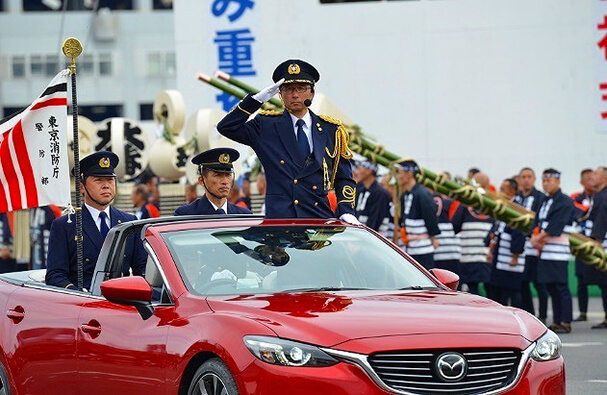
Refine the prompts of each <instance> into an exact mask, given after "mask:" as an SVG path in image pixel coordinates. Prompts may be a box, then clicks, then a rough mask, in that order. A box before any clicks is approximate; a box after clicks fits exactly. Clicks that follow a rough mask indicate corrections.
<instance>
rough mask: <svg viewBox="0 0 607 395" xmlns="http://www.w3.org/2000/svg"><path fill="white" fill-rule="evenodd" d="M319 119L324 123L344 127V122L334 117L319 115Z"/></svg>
mask: <svg viewBox="0 0 607 395" xmlns="http://www.w3.org/2000/svg"><path fill="white" fill-rule="evenodd" d="M319 117H320V119H322V120H323V121H325V122H329V123H332V124H333V125H337V126H341V125H342V122H341V121H340V120H339V119H337V118H333V117H330V116H328V115H319Z"/></svg>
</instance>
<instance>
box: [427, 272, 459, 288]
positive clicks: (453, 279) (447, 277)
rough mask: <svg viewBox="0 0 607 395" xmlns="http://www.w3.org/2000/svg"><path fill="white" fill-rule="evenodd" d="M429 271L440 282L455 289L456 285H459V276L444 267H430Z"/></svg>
mask: <svg viewBox="0 0 607 395" xmlns="http://www.w3.org/2000/svg"><path fill="white" fill-rule="evenodd" d="M430 273H432V274H433V275H434V277H436V279H437V280H438V281H440V282H441V284H443V285H445V286H446V287H448V288H450V289H452V290H454V291H457V286H458V285H459V276H458V275H457V274H455V273H453V272H450V271H449V270H445V269H430Z"/></svg>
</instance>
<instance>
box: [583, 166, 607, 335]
mask: <svg viewBox="0 0 607 395" xmlns="http://www.w3.org/2000/svg"><path fill="white" fill-rule="evenodd" d="M595 182H596V190H595V193H594V195H593V200H592V204H591V207H590V211H589V214H588V219H587V220H586V223H585V229H584V231H585V234H586V236H588V237H590V238H592V239H594V240H597V241H602V244H603V248H605V249H607V168H606V167H605V166H600V167H599V168H598V169H597V170H596V181H595ZM583 269H584V272H583V277H584V279H585V281H586V283H587V284H590V285H598V286H599V287H600V288H601V294H602V296H603V310H604V311H605V320H604V321H603V322H601V323H600V324H597V325H594V326H593V327H592V329H607V272H606V271H601V270H598V269H596V267H595V266H590V265H584V268H583Z"/></svg>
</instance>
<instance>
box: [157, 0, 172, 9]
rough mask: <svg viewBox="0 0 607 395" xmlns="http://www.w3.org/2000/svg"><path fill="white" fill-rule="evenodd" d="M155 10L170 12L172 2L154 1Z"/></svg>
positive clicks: (168, 0) (167, 0)
mask: <svg viewBox="0 0 607 395" xmlns="http://www.w3.org/2000/svg"><path fill="white" fill-rule="evenodd" d="M154 9H155V10H172V9H173V0H154Z"/></svg>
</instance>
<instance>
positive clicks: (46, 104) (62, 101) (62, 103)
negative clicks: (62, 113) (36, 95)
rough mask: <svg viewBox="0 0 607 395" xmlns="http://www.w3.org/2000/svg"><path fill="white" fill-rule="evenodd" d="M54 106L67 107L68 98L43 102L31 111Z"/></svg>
mask: <svg viewBox="0 0 607 395" xmlns="http://www.w3.org/2000/svg"><path fill="white" fill-rule="evenodd" d="M52 106H67V98H58V99H49V100H46V101H41V102H39V103H36V104H35V105H34V106H33V107H32V108H31V109H30V111H34V110H39V109H41V108H44V107H52Z"/></svg>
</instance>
